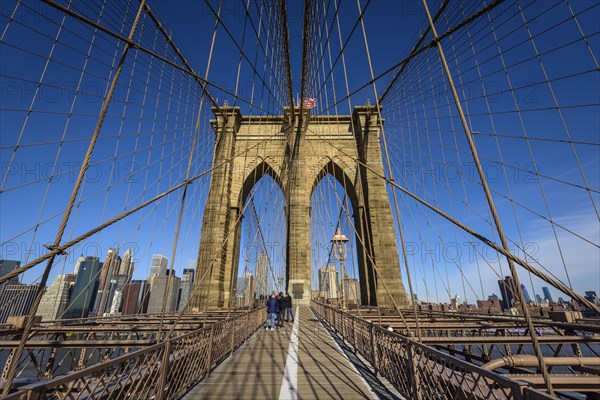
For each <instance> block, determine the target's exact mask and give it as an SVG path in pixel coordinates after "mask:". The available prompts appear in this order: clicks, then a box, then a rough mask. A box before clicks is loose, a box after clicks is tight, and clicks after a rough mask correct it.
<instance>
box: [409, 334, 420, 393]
mask: <svg viewBox="0 0 600 400" xmlns="http://www.w3.org/2000/svg"><path fill="white" fill-rule="evenodd" d="M406 355H407V359H406V363H407V364H408V371H409V373H410V380H411V385H412V387H413V390H412V394H411V398H412V399H414V400H421V399H422V395H421V385H419V374H418V372H417V366H416V362H417V359H416V357H415V352H414V348H413V344H412V342H411V341H410V340H406Z"/></svg>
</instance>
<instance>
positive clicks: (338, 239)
mask: <svg viewBox="0 0 600 400" xmlns="http://www.w3.org/2000/svg"><path fill="white" fill-rule="evenodd" d="M349 240H350V239H348V238H347V237H346V235H343V234H342V229H341V228H338V229H337V233H336V234H335V235H334V236H333V239H331V243H333V255H334V256H335V258H336V259H338V260H340V269H341V270H342V271H341V272H342V287H341V289H342V309H346V297H345V290H344V280H345V279H346V265H345V264H344V260H345V259H346V243H347V242H348V241H349Z"/></svg>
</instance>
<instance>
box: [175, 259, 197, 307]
mask: <svg viewBox="0 0 600 400" xmlns="http://www.w3.org/2000/svg"><path fill="white" fill-rule="evenodd" d="M194 272H195V270H193V269H189V268H186V269H184V270H183V275H182V277H181V283H180V284H179V305H178V307H177V311H183V310H185V308H186V307H187V304H188V302H189V300H190V295H191V293H192V289H193V287H194Z"/></svg>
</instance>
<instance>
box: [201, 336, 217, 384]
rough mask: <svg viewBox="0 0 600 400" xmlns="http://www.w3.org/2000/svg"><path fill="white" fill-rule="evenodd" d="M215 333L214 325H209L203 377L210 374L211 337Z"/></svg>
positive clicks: (212, 337)
mask: <svg viewBox="0 0 600 400" xmlns="http://www.w3.org/2000/svg"><path fill="white" fill-rule="evenodd" d="M214 333H215V326H214V325H211V326H210V333H209V334H208V354H207V355H206V371H205V372H204V379H206V378H208V376H209V375H210V369H211V366H212V353H213V339H214Z"/></svg>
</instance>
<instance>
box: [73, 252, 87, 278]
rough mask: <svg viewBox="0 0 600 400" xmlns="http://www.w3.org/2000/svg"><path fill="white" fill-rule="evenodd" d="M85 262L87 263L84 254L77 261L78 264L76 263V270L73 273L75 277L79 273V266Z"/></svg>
mask: <svg viewBox="0 0 600 400" xmlns="http://www.w3.org/2000/svg"><path fill="white" fill-rule="evenodd" d="M84 261H85V257H84V256H83V254H82V255H80V256H79V258H78V259H77V262H76V263H75V269H74V270H73V273H74V274H75V275H77V272H79V265H81V263H82V262H84Z"/></svg>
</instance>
